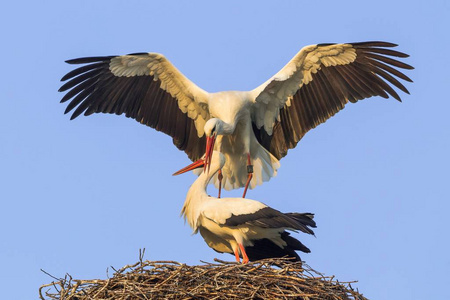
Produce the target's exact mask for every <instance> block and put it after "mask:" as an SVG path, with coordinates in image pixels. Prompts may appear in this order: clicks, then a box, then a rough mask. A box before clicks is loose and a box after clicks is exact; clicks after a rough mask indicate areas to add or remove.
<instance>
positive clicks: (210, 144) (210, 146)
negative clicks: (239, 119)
mask: <svg viewBox="0 0 450 300" xmlns="http://www.w3.org/2000/svg"><path fill="white" fill-rule="evenodd" d="M215 142H216V135H215V134H213V136H211V137H206V152H205V166H204V168H203V171H206V168H208V171H209V168H210V166H211V158H212V155H213V151H214V144H215Z"/></svg>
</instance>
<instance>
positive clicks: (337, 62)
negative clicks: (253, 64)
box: [60, 42, 412, 194]
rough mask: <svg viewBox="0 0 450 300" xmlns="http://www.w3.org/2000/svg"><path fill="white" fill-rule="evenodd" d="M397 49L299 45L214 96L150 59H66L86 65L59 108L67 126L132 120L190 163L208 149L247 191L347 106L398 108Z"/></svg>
mask: <svg viewBox="0 0 450 300" xmlns="http://www.w3.org/2000/svg"><path fill="white" fill-rule="evenodd" d="M395 46H396V45H395V44H391V43H386V42H363V43H348V44H319V45H311V46H307V47H304V48H303V49H302V50H300V52H298V54H297V55H295V56H294V58H292V60H291V61H290V62H289V63H288V64H286V66H284V67H283V68H282V69H281V70H280V71H279V72H278V73H277V74H275V75H274V76H273V77H272V78H270V79H269V80H267V81H266V82H265V83H264V84H262V85H260V86H259V87H257V88H255V89H254V90H251V91H226V92H218V93H208V92H206V91H204V90H203V89H201V88H199V87H198V86H196V85H195V84H194V83H193V82H191V81H190V80H189V79H187V78H186V77H185V76H184V75H183V74H182V73H181V72H180V71H178V70H177V69H176V68H175V66H173V65H172V64H171V63H170V62H169V61H168V60H167V59H166V58H165V57H164V56H163V55H161V54H157V53H136V54H130V55H123V56H106V57H88V58H79V59H73V60H69V61H67V62H68V63H71V64H85V65H84V66H81V67H79V68H77V69H75V70H73V71H71V72H69V73H68V74H67V75H65V76H64V77H63V78H62V80H63V81H65V80H68V79H70V80H69V81H68V82H66V83H65V84H64V85H63V86H62V87H61V89H60V91H67V94H66V95H65V96H64V97H63V98H62V100H61V102H65V101H67V100H71V101H70V103H69V104H68V106H67V109H66V113H67V112H69V111H71V110H72V109H74V108H76V109H75V111H74V113H73V115H72V119H73V118H75V117H77V116H78V115H80V114H81V113H84V114H85V115H90V114H92V113H100V112H102V113H115V114H125V115H126V116H127V117H131V118H134V119H136V120H137V121H138V122H140V123H142V124H145V125H148V126H150V127H152V128H155V129H156V130H160V131H163V132H164V133H166V134H168V135H170V136H171V137H172V138H173V141H174V144H175V145H176V146H177V147H178V148H179V149H180V150H183V151H185V152H186V153H187V154H188V156H189V158H190V159H192V160H193V161H195V160H197V159H199V158H200V157H202V155H203V153H205V149H206V146H207V144H209V145H213V148H214V149H215V150H218V151H221V152H222V153H223V154H224V155H225V157H226V164H225V166H224V168H223V170H222V175H223V185H224V188H225V189H227V190H229V189H235V188H238V187H243V186H246V185H250V188H254V187H255V186H256V185H258V184H261V183H262V182H264V181H267V180H269V179H270V178H271V177H273V176H275V175H276V174H277V169H278V168H279V166H280V164H279V159H281V158H282V157H284V156H285V155H286V154H287V151H288V150H289V149H292V148H294V147H295V146H296V145H297V143H298V141H299V140H300V139H301V138H302V137H303V136H304V134H305V133H306V132H308V131H309V130H310V129H312V128H314V127H315V126H317V125H319V124H320V123H323V122H325V121H326V120H327V119H328V118H330V117H331V116H333V115H334V114H335V113H337V112H338V111H339V110H341V109H343V108H344V106H345V104H346V103H348V102H356V101H358V100H361V99H364V98H368V97H372V96H381V97H384V98H388V97H389V95H391V96H392V97H394V98H395V99H397V100H399V101H400V97H399V96H398V94H397V93H396V92H395V90H394V89H393V88H392V87H391V85H393V86H395V87H397V88H398V89H400V90H402V91H403V92H405V93H408V90H407V89H406V88H405V87H404V86H403V85H402V84H401V83H400V82H399V81H398V80H397V79H396V78H395V77H397V78H400V79H402V80H406V81H411V79H409V78H408V77H407V76H406V75H404V74H403V73H401V72H400V71H398V70H397V69H396V68H402V69H412V67H411V66H409V65H407V64H405V63H402V62H400V61H397V60H395V59H393V58H392V57H401V58H404V57H407V56H408V55H406V54H404V53H401V52H398V51H395V50H392V49H390V48H392V47H395ZM262 63H264V62H262ZM216 137H218V138H217V139H218V140H217V143H215V144H214V142H215V141H214V140H215V139H216ZM207 139H208V141H207ZM211 150H212V149H209V150H208V149H207V152H208V151H209V154H210V153H212V151H211ZM208 160H209V157H206V161H207V163H208ZM247 165H253V174H254V176H253V177H251V175H250V174H251V168H248V167H247ZM217 177H218V176H216V177H215V178H214V179H213V181H214V182H215V184H216V186H218V183H219V181H218V180H217ZM250 178H251V180H250ZM249 180H250V181H249ZM244 194H245V192H244Z"/></svg>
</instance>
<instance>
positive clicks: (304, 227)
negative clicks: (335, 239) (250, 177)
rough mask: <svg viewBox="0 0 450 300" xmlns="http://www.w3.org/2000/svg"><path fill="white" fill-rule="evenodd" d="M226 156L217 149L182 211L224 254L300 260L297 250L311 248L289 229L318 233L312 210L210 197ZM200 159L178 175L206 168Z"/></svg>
mask: <svg viewBox="0 0 450 300" xmlns="http://www.w3.org/2000/svg"><path fill="white" fill-rule="evenodd" d="M225 160H226V159H225V156H224V155H223V154H222V153H220V152H218V151H214V154H212V159H211V162H210V168H209V170H207V171H206V172H202V173H201V174H200V176H199V177H198V178H197V180H196V181H195V182H194V183H193V184H192V185H191V187H190V188H189V191H188V193H187V196H186V201H185V202H184V205H183V209H182V211H181V213H182V215H183V216H184V218H185V220H187V222H188V223H189V225H190V226H191V227H192V229H193V230H194V233H197V232H198V231H200V234H201V235H202V237H203V239H204V240H205V242H206V243H207V244H208V246H209V247H211V248H213V249H214V250H216V251H217V252H220V253H224V252H225V253H230V254H233V253H234V255H235V257H236V261H237V262H240V257H242V263H244V264H245V263H247V262H248V261H249V260H250V261H254V260H259V259H264V258H275V257H285V256H287V257H290V258H292V259H294V260H297V261H299V260H300V257H299V256H298V254H297V253H296V252H295V251H296V250H300V251H303V252H306V253H309V252H310V250H309V249H308V248H307V247H306V246H305V245H303V244H302V243H301V242H300V241H299V240H297V239H295V238H293V237H292V236H290V234H289V232H287V231H286V230H292V231H297V230H300V231H302V232H305V233H308V234H314V233H313V231H312V230H311V229H310V228H309V227H316V223H315V222H314V220H313V217H314V215H313V214H311V213H281V212H279V211H278V210H275V209H273V208H270V207H269V206H267V205H265V204H264V203H261V202H259V201H255V200H250V199H246V198H222V199H219V198H215V197H210V196H208V194H207V192H206V187H207V185H208V183H209V181H210V180H211V178H212V177H213V176H214V175H215V174H216V173H217V172H218V171H219V170H220V169H221V168H222V167H223V166H224V165H225ZM204 164H205V160H204V159H200V160H198V161H196V162H194V163H193V164H191V165H189V166H187V167H186V168H184V169H181V170H180V171H178V172H176V173H175V174H174V175H178V174H182V173H184V172H187V171H190V170H193V169H195V168H200V167H204Z"/></svg>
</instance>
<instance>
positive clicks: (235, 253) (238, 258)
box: [234, 247, 241, 263]
mask: <svg viewBox="0 0 450 300" xmlns="http://www.w3.org/2000/svg"><path fill="white" fill-rule="evenodd" d="M234 256H235V257H236V261H237V262H238V263H240V262H241V258H240V257H239V249H238V248H237V247H236V248H235V249H234Z"/></svg>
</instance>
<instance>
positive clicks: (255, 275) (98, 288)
mask: <svg viewBox="0 0 450 300" xmlns="http://www.w3.org/2000/svg"><path fill="white" fill-rule="evenodd" d="M203 263H204V264H203V265H199V266H188V265H186V264H182V263H178V262H173V261H143V260H142V259H141V260H140V261H139V262H138V263H136V264H133V265H128V266H125V267H123V268H122V269H120V270H114V271H115V273H114V274H113V277H112V278H108V279H105V280H102V279H94V280H79V279H73V278H72V277H71V276H70V275H66V277H65V278H61V279H58V278H55V279H57V280H56V281H54V282H52V283H49V284H45V285H43V286H41V288H40V289H39V295H40V298H41V299H42V300H50V299H58V300H63V299H64V300H69V299H70V300H87V299H90V300H97V299H104V300H106V299H115V300H117V299H127V300H134V299H145V300H147V299H305V300H313V299H321V300H328V299H333V300H338V299H339V300H344V299H345V300H347V299H358V300H367V299H366V298H365V297H364V296H362V294H360V293H359V292H358V291H357V290H354V289H353V288H352V286H351V283H354V282H339V281H337V280H335V279H334V276H331V277H326V276H323V275H322V274H320V273H318V272H317V271H314V270H313V269H311V268H310V267H309V266H308V265H306V264H304V263H303V264H302V263H300V262H298V263H292V262H289V261H287V260H286V259H265V260H261V261H257V262H250V263H248V264H246V265H241V264H236V263H227V262H224V261H220V260H216V263H205V262H203Z"/></svg>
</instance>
